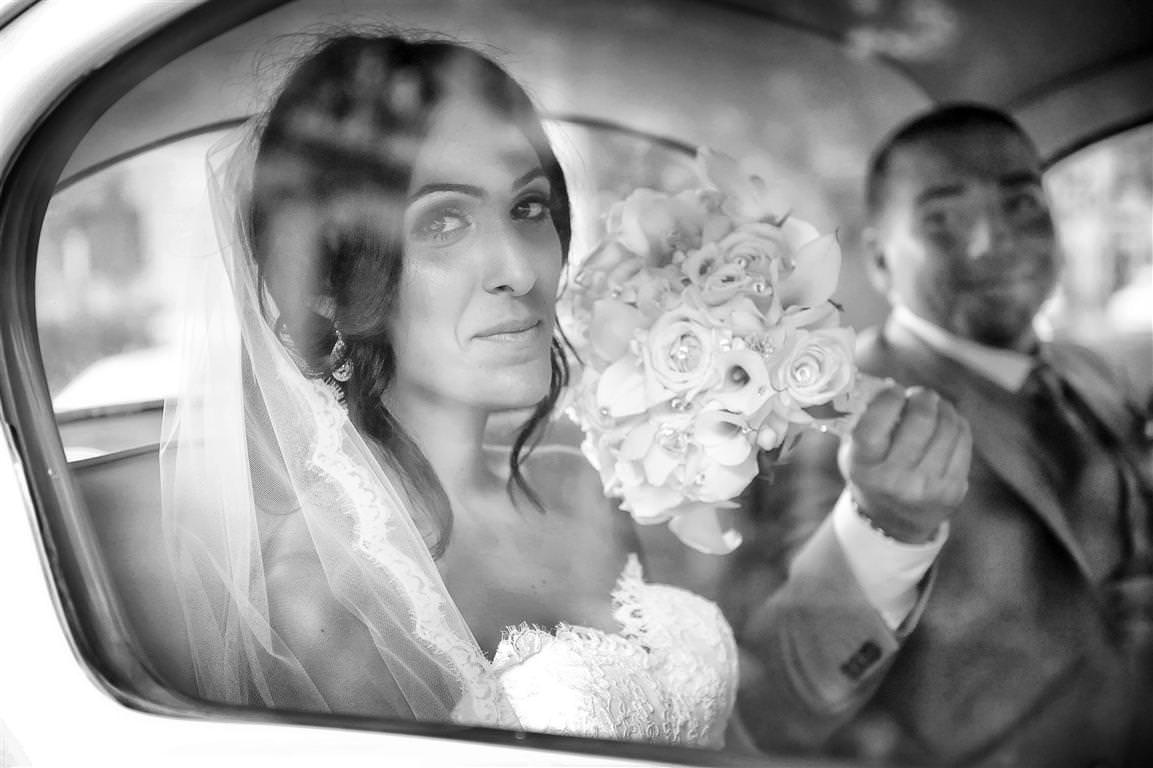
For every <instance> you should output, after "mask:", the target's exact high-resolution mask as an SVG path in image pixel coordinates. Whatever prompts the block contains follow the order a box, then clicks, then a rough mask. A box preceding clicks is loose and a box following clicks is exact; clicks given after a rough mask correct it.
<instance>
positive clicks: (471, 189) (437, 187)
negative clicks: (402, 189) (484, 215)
mask: <svg viewBox="0 0 1153 768" xmlns="http://www.w3.org/2000/svg"><path fill="white" fill-rule="evenodd" d="M434 192H459V193H461V194H464V195H470V196H472V197H480V198H483V197H484V190H483V189H481V188H480V187H477V186H474V185H472V184H449V183H447V182H444V183H437V184H425V185H424V186H423V187H421V188H420V189H418V190H416V191H415V192H413V193H412V194H411V195H409V196H408V202H410V203H412V202H415V201H416V200H417V199H418V198H421V197H424V196H425V195H430V194H432V193H434Z"/></svg>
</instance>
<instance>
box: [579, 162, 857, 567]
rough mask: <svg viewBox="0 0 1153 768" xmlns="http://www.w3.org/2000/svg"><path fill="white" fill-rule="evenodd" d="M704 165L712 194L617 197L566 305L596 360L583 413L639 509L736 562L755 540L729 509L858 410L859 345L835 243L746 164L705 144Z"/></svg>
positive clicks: (590, 449)
mask: <svg viewBox="0 0 1153 768" xmlns="http://www.w3.org/2000/svg"><path fill="white" fill-rule="evenodd" d="M697 165H698V170H699V172H700V175H701V177H702V178H703V180H704V182H705V184H704V186H702V187H700V188H696V189H692V190H689V191H686V192H682V193H679V194H675V195H670V194H665V193H661V192H657V191H655V190H652V189H637V190H635V191H634V192H633V193H632V194H631V195H629V197H628V198H626V199H625V200H623V201H621V202H618V203H616V204H615V205H614V206H613V207H612V209H611V210H610V211H609V213H608V215H607V217H606V221H605V224H606V227H605V229H606V231H605V235H604V238H603V239H602V240H601V242H600V244H599V246H598V247H597V248H596V249H595V251H594V252H593V253H592V254H591V255H590V256H589V257H588V258H587V259H586V261H585V262H584V263H583V265H581V267H580V269H579V271H578V273H577V275H576V277H575V278H574V280H573V284H572V285H571V286H570V288H569V290H568V291H567V292H566V294H565V296H564V297H563V299H562V306H561V309H562V320H563V321H565V324H566V326H567V329H568V333H569V336H570V339H571V341H572V343H573V346H574V349H575V350H576V352H577V355H578V357H579V359H580V362H581V364H582V370H581V373H580V375H579V377H578V378H577V381H576V383H575V386H574V387H573V390H572V391H571V392H570V395H569V400H568V403H567V412H568V413H569V415H570V416H571V417H572V418H573V419H574V420H575V421H576V422H577V424H579V425H580V426H581V428H582V429H583V430H584V434H585V439H584V443H583V445H582V450H583V452H584V453H585V455H586V456H587V457H588V459H589V460H590V461H591V462H592V464H593V466H594V467H596V468H597V470H598V471H599V473H600V475H601V478H602V480H603V482H604V487H605V491H606V493H608V494H609V495H612V496H617V497H620V498H621V499H622V503H621V507H622V508H623V509H625V510H627V511H628V512H630V513H631V514H632V516H633V517H634V519H636V520H637V521H638V522H640V523H646V524H656V523H664V522H667V523H668V525H669V527H670V529H671V530H672V531H673V532H674V533H675V534H676V535H677V536H678V537H679V538H680V539H681V540H682V541H683V542H684V543H686V544H687V545H689V546H691V547H693V548H695V549H698V550H700V551H703V552H711V553H715V554H723V553H727V552H731V551H732V550H733V549H734V548H736V547H737V546H738V545H739V544H740V536H739V534H738V533H737V532H736V531H734V530H725V529H724V528H723V526H722V525H721V522H720V519H719V517H718V512H719V510H721V509H724V508H726V507H728V508H732V507H735V506H736V504H735V502H734V501H733V499H734V498H735V497H737V496H738V495H739V494H740V493H741V492H742V491H743V490H744V489H745V487H746V486H747V485H748V484H749V483H750V482H751V481H752V479H753V477H754V476H755V475H756V473H757V471H758V462H757V453H758V450H757V449H760V450H764V451H772V452H775V455H776V456H777V457H779V456H781V455H782V452H783V451H784V450H787V449H788V447H789V446H790V445H791V443H792V441H793V438H794V437H795V436H796V435H797V434H799V432H800V430H802V429H805V428H811V427H813V426H817V427H819V428H822V429H828V428H830V426H831V425H834V424H835V423H836V417H837V415H838V414H837V412H838V411H841V410H847V409H848V407H849V405H848V399H849V396H850V394H851V392H852V389H853V386H854V381H855V378H856V369H855V367H854V364H853V341H854V339H853V331H852V330H851V329H850V328H846V327H842V326H841V325H840V318H839V307H838V306H837V305H836V304H835V303H833V302H832V300H831V296H832V293H833V290H834V288H835V287H836V284H837V277H838V273H839V271H840V264H841V251H840V247H839V245H838V243H837V240H836V237H835V235H833V234H825V235H821V234H820V233H819V232H818V231H817V230H816V229H815V228H814V227H813V226H812V225H810V224H808V223H806V222H804V221H801V220H800V219H798V218H797V217H795V216H792V215H791V214H789V213H788V212H782V211H778V210H774V208H773V207H772V203H771V202H770V194H769V190H768V189H767V187H766V185H765V183H764V182H763V180H761V179H760V178H758V177H748V176H745V175H743V174H742V173H741V172H740V170H739V168H738V166H737V163H736V161H735V160H733V159H732V158H730V157H727V156H725V155H723V154H720V153H717V152H713V151H710V150H707V149H702V150H701V151H700V152H699V153H698V156H697ZM563 315H567V317H563ZM822 406H824V407H826V408H825V409H824V410H829V409H830V408H831V409H832V410H833V411H834V414H833V416H834V418H832V419H829V418H817V417H816V416H815V415H814V414H813V410H814V409H816V408H819V407H822ZM825 415H826V416H827V415H828V414H825Z"/></svg>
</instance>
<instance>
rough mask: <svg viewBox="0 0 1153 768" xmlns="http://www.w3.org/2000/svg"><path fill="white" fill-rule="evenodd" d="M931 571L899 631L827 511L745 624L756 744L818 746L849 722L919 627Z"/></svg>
mask: <svg viewBox="0 0 1153 768" xmlns="http://www.w3.org/2000/svg"><path fill="white" fill-rule="evenodd" d="M933 573H934V570H933V569H930V571H929V574H928V575H927V576H926V577H925V580H924V583H923V584H922V585H921V588H920V590H919V596H918V599H917V604H916V605H915V606H914V608H913V610H912V612H911V613H910V614H909V616H908V618H906V620H905V621H904V623H903V624H902V625H901V626H900V627H899V628H898V629H897V631H896V632H894V631H893V630H891V629H890V628H889V627H888V625H886V623H885V621H884V619H883V618H882V617H881V615H880V613H878V611H877V610H876V609H875V608H874V607H873V606H872V604H871V603H870V602H869V600H868V599H867V597H866V596H865V593H864V591H863V590H862V589H861V586H860V584H859V583H858V582H857V580H856V578H855V577H854V576H853V573H852V571H851V570H850V568H849V564H848V561H847V560H846V558H845V553H844V551H843V549H842V548H841V545H840V542H839V541H838V540H837V537H836V535H835V533H834V531H833V526H832V521H831V519H826V520H825V521H824V523H822V524H821V526H820V527H819V528H818V529H817V531H816V532H815V533H814V534H813V536H812V537H811V538H810V539H809V540H808V541H807V542H806V543H805V545H804V546H803V547H802V548H801V550H800V551H799V552H798V553H797V555H796V557H795V558H794V559H793V561H792V563H791V565H790V567H789V570H788V577H787V579H786V581H785V583H784V584H783V585H782V586H781V587H780V589H778V590H777V591H776V592H774V593H773V594H772V595H771V596H770V597H769V598H768V599H767V600H766V601H765V602H764V603H763V604H762V605H761V606H760V608H759V609H758V610H756V611H755V612H753V613H752V614H751V616H750V617H749V620H748V621H747V622H746V624H745V626H744V627H743V628H742V631H741V632H740V639H741V645H742V658H741V663H742V674H741V678H742V679H741V686H740V689H741V690H740V694H739V702H740V711H741V716H742V718H743V720H744V722H745V724H746V725H747V727H748V729H749V731H750V732H751V733H752V735H753V738H754V740H755V741H756V742H757V744H758V746H760V747H762V748H766V749H768V748H772V749H781V748H785V749H787V748H794V749H795V748H810V747H816V746H819V745H820V744H821V743H822V742H824V741H825V740H826V739H827V738H828V737H829V736H830V735H831V734H832V733H833V732H835V731H836V730H837V729H838V728H839V727H840V726H841V725H843V724H845V723H846V722H847V721H848V720H850V719H851V718H852V717H853V716H854V715H855V714H856V713H857V712H858V711H859V710H860V709H861V707H863V706H864V705H865V703H866V702H867V701H868V700H869V698H870V696H872V694H873V692H874V691H875V690H876V689H877V687H878V686H879V685H880V683H881V681H882V680H883V679H884V675H885V672H886V671H887V669H888V668H889V666H890V665H891V663H892V661H893V659H894V657H895V654H896V653H897V652H898V651H899V650H900V647H901V643H902V641H903V640H904V638H905V637H906V636H907V635H908V633H909V632H910V631H911V630H912V628H913V627H915V626H916V623H917V621H918V619H919V617H920V615H921V613H922V611H923V609H924V605H925V601H926V599H927V598H928V594H929V592H930V591H931V583H932V580H933Z"/></svg>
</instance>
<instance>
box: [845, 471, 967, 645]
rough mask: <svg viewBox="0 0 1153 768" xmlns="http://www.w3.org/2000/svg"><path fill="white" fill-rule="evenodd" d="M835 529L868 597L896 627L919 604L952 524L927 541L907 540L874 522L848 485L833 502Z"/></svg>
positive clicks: (942, 527)
mask: <svg viewBox="0 0 1153 768" xmlns="http://www.w3.org/2000/svg"><path fill="white" fill-rule="evenodd" d="M833 532H834V533H835V534H836V536H837V541H839V542H840V543H841V549H843V550H844V552H845V559H846V560H848V562H849V570H850V571H852V572H853V576H855V577H856V579H857V581H858V582H859V583H860V585H861V588H862V589H863V590H864V592H865V597H866V598H868V600H869V602H870V603H871V604H872V606H873V607H874V608H876V609H877V611H878V612H879V613H880V614H881V617H882V618H883V619H884V620H885V623H886V624H887V625H888V626H889V628H890V629H893V630H896V629H897V627H899V626H901V622H903V621H904V620H905V619H906V618H907V617H908V616H909V613H910V612H911V611H912V610H913V606H915V605H916V604H917V585H918V584H919V583H920V582H921V579H922V578H924V576H925V573H926V572H927V571H928V570H929V568H930V567H931V566H932V565H933V561H934V560H935V559H936V558H937V553H939V552H940V551H941V547H942V546H943V545H944V544H945V539H946V537H948V535H949V524H948V523H943V524H942V525H941V528H940V529H939V530H938V531H937V535H936V536H934V537H933V538H932V540H931V541H929V542H927V543H925V544H905V543H903V542H900V541H897V540H896V539H891V538H889V537H888V536H885V534H883V533H881V532H880V531H878V530H876V529H874V528H873V527H872V526H870V525H869V523H868V521H866V520H864V519H863V518H862V517H861V515H860V514H859V513H858V512H857V510H856V508H855V506H854V505H853V499H852V496H851V494H850V493H849V490H848V489H847V488H846V489H845V490H844V491H842V492H841V496H840V498H838V499H837V503H836V505H834V506H833Z"/></svg>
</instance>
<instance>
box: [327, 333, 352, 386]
mask: <svg viewBox="0 0 1153 768" xmlns="http://www.w3.org/2000/svg"><path fill="white" fill-rule="evenodd" d="M335 330H336V343H335V344H333V345H332V354H331V355H330V359H331V360H332V361H333V362H334V363H336V367H334V368H333V369H332V378H333V379H335V380H336V381H339V382H340V383H341V384H344V383H345V382H346V381H348V380H349V379H351V378H352V360H350V359H349V357H348V345H347V344H345V343H344V334H343V333H341V332H340V329H339V328H337V329H335Z"/></svg>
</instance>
